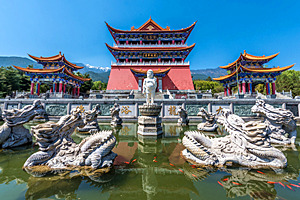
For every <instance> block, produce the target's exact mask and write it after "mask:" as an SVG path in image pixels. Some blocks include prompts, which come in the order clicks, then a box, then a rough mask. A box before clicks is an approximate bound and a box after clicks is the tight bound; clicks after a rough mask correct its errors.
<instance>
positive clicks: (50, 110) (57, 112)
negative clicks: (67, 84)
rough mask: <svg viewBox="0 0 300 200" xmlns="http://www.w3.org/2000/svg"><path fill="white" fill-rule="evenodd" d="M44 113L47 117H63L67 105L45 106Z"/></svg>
mask: <svg viewBox="0 0 300 200" xmlns="http://www.w3.org/2000/svg"><path fill="white" fill-rule="evenodd" d="M46 112H47V114H48V115H49V116H64V115H66V114H67V104H64V105H61V104H46Z"/></svg>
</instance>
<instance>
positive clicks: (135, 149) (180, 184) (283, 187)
mask: <svg viewBox="0 0 300 200" xmlns="http://www.w3.org/2000/svg"><path fill="white" fill-rule="evenodd" d="M35 124H36V123H28V124H26V125H25V126H26V127H27V128H30V126H32V125H35ZM100 127H101V129H102V130H107V129H112V128H111V127H110V126H109V124H100ZM186 130H196V125H191V126H188V127H185V128H182V127H178V126H176V124H163V131H164V134H163V136H162V137H161V138H145V137H141V136H139V135H137V134H136V132H137V124H129V123H128V124H127V123H125V124H123V126H122V128H119V129H113V132H114V135H115V136H116V138H117V144H116V147H115V148H114V150H113V151H114V152H115V153H117V154H118V157H117V158H116V159H115V163H114V164H115V168H114V169H113V170H112V171H111V172H109V173H108V174H105V175H103V176H101V177H93V176H90V177H88V176H86V177H83V176H80V175H78V173H76V172H71V173H70V174H68V175H56V176H47V177H32V176H30V175H28V174H27V173H26V172H24V171H23V170H22V166H23V164H24V162H25V160H26V159H27V158H28V157H29V156H30V155H31V154H33V153H34V152H36V151H37V147H36V146H34V145H30V146H24V147H20V148H17V149H13V150H0V197H1V199H139V200H143V199H166V200H167V199H181V200H184V199H226V198H238V199H249V198H250V199H298V198H299V195H300V188H299V187H300V184H299V182H300V180H299V169H300V157H299V151H300V147H299V145H298V144H299V141H300V139H297V142H296V143H297V145H296V147H295V148H284V147H278V148H280V149H281V150H282V151H283V152H284V154H285V155H286V156H287V158H288V167H287V168H286V169H283V170H276V172H275V171H273V170H265V169H264V170H259V171H258V170H249V169H247V168H241V167H240V168H236V167H226V168H222V169H217V168H193V166H190V165H189V164H187V163H186V162H185V161H184V160H183V159H182V158H181V157H180V152H181V151H182V150H183V149H184V147H183V145H182V144H181V139H182V137H183V133H184V131H186ZM299 132H300V128H299V127H298V133H299ZM223 134H225V133H224V132H223V131H222V130H218V133H211V134H209V135H210V136H211V137H219V136H221V135H223ZM86 136H87V135H83V134H78V133H75V134H73V139H74V140H75V141H76V142H80V141H81V140H82V139H83V138H85V137H86ZM298 137H299V134H298ZM274 182H276V183H274ZM278 182H280V183H278ZM295 185H296V186H298V187H296V186H295Z"/></svg>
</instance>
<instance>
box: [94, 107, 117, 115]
mask: <svg viewBox="0 0 300 200" xmlns="http://www.w3.org/2000/svg"><path fill="white" fill-rule="evenodd" d="M95 106H96V104H93V108H94V107H95ZM112 107H113V104H100V110H101V115H102V116H110V109H111V108H112Z"/></svg>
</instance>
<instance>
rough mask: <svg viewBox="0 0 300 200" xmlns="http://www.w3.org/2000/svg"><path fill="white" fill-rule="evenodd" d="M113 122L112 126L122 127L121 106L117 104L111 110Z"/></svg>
mask: <svg viewBox="0 0 300 200" xmlns="http://www.w3.org/2000/svg"><path fill="white" fill-rule="evenodd" d="M110 114H111V122H110V125H112V126H120V125H122V122H123V120H122V119H121V118H120V105H119V104H117V103H115V104H114V106H113V107H112V108H111V109H110Z"/></svg>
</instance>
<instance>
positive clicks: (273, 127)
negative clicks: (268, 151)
mask: <svg viewBox="0 0 300 200" xmlns="http://www.w3.org/2000/svg"><path fill="white" fill-rule="evenodd" d="M251 111H252V112H253V113H257V114H259V115H260V116H263V117H264V123H265V124H266V125H267V131H268V135H269V137H270V141H271V143H273V144H294V143H295V140H296V136H297V130H296V128H297V125H296V120H295V117H294V115H293V113H292V112H291V111H290V110H287V109H283V108H274V107H273V106H271V105H269V104H266V103H265V102H264V100H261V99H257V100H256V103H255V105H254V106H253V107H252V108H251Z"/></svg>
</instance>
